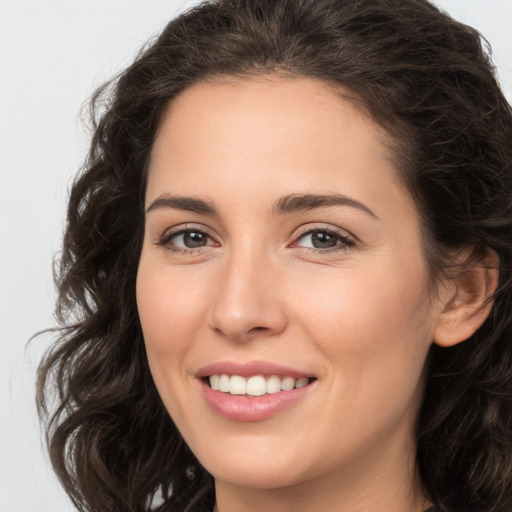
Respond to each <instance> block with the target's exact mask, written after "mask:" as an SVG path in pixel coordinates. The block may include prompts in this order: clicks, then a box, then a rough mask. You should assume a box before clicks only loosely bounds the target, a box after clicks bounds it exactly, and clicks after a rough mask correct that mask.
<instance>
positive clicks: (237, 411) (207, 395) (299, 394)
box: [200, 380, 316, 421]
mask: <svg viewBox="0 0 512 512" xmlns="http://www.w3.org/2000/svg"><path fill="white" fill-rule="evenodd" d="M315 382H316V381H314V382H312V383H310V384H308V385H307V386H304V387H302V388H296V389H292V390H291V391H280V392H279V393H270V394H266V395H262V396H254V397H249V396H240V395H231V394H229V393H223V392H222V391H215V390H213V389H212V388H211V387H210V386H208V384H206V382H204V381H203V380H200V385H201V392H202V394H203V397H204V399H205V400H206V403H207V404H208V405H209V406H210V408H211V409H213V410H214V411H215V412H216V413H218V414H220V415H221V416H224V417H225V418H228V419H230V420H234V421H261V420H264V419H266V418H269V417H271V416H274V415H275V414H277V413H278V412H281V411H283V410H284V409H287V408H288V407H292V406H293V405H295V404H297V403H298V402H300V401H301V400H302V399H303V398H304V397H305V396H306V395H307V394H308V393H309V392H310V391H311V389H312V388H313V386H314V383H315Z"/></svg>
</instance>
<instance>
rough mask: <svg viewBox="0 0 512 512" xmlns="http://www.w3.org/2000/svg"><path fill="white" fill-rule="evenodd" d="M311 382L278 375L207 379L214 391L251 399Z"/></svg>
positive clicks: (223, 376) (300, 386) (228, 376)
mask: <svg viewBox="0 0 512 512" xmlns="http://www.w3.org/2000/svg"><path fill="white" fill-rule="evenodd" d="M311 381H312V379H311V378H308V377H302V378H299V379H296V378H294V377H279V376H278V375H270V376H267V377H265V376H263V375H253V376H250V377H242V376H240V375H227V374H225V373H223V374H220V375H219V374H215V375H210V376H209V378H208V383H209V385H210V387H211V389H213V390H214V391H221V392H222V393H229V394H231V395H245V396H253V397H256V396H263V395H266V394H274V393H279V392H281V391H291V390H293V389H298V388H302V387H304V386H307V385H308V384H310V383H311Z"/></svg>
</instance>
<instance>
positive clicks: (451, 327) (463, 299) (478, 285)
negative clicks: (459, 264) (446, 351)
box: [434, 249, 500, 347]
mask: <svg viewBox="0 0 512 512" xmlns="http://www.w3.org/2000/svg"><path fill="white" fill-rule="evenodd" d="M471 259H473V258H469V259H468V261H469V260H471ZM499 262H500V260H499V256H498V255H497V254H496V252H495V251H493V250H492V249H487V250H486V251H485V254H484V255H482V257H480V258H478V260H477V261H475V260H474V259H473V261H472V262H471V263H470V264H467V265H463V266H464V267H465V268H464V270H462V272H460V273H459V274H457V276H455V277H453V278H452V279H451V286H450V287H448V289H450V290H451V293H449V294H448V297H447V299H446V300H445V303H444V304H443V309H442V311H441V312H440V314H439V318H438V323H437V325H436V328H435V331H434V343H435V344H436V345H439V346H441V347H451V346H453V345H456V344H457V343H461V342H462V341H465V340H467V339H468V338H469V337H471V336H472V335H473V334H474V333H475V332H476V331H477V330H478V329H479V328H480V326H481V325H482V324H483V323H484V322H485V320H486V319H487V317H488V316H489V313H490V312H491V309H492V306H493V299H492V297H493V294H494V292H495V291H496V289H497V287H498V281H499Z"/></svg>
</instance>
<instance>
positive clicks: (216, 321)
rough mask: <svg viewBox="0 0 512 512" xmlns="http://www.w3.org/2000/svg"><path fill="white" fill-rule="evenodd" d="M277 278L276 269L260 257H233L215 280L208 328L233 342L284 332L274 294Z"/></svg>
mask: <svg viewBox="0 0 512 512" xmlns="http://www.w3.org/2000/svg"><path fill="white" fill-rule="evenodd" d="M278 275H279V269H278V268H275V266H273V265H271V264H269V262H268V261H266V260H265V258H264V257H262V256H261V255H260V256H259V257H258V256H256V255H254V254H253V255H251V256H245V257H244V256H243V255H239V256H233V257H232V258H231V259H230V261H228V262H226V265H225V268H224V269H223V271H222V272H221V273H220V274H219V276H218V280H217V282H218V283H219V287H218V291H217V292H216V294H215V298H214V301H213V304H212V307H211V313H210V327H211V328H212V329H213V330H214V331H216V332H217V333H219V334H221V335H222V336H225V337H226V338H228V339H230V340H233V341H237V342H246V341H250V340H251V339H253V338H255V337H261V336H267V337H268V336H275V335H277V334H280V333H281V332H282V331H284V330H285V329H286V326H287V315H286V311H285V307H284V303H283V302H282V301H281V300H280V294H279V293H278V286H277V282H276V281H278V280H279V278H278Z"/></svg>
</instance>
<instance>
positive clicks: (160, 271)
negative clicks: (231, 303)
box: [137, 257, 207, 359]
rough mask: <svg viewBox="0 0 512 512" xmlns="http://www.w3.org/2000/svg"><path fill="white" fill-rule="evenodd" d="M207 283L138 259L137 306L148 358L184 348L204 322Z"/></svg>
mask: <svg viewBox="0 0 512 512" xmlns="http://www.w3.org/2000/svg"><path fill="white" fill-rule="evenodd" d="M206 294H207V285H206V283H205V280H203V279H194V278H193V277H192V276H189V275H188V276H187V272H183V271H181V272H180V271H178V272H170V271H169V269H168V268H159V267H158V266H151V265H150V262H148V261H146V260H145V259H144V257H142V258H141V262H140V265H139V271H138V274H137V307H138V312H139V318H140V322H141V325H142V330H143V333H144V339H145V342H146V347H147V352H148V357H149V358H150V359H151V357H152V355H156V356H158V357H162V356H166V355H167V356H171V355H173V354H176V353H180V352H182V351H183V350H185V349H186V348H187V346H188V344H189V343H190V340H191V339H193V334H194V332H196V331H197V330H198V329H200V328H201V326H202V324H204V316H205V306H206Z"/></svg>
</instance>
